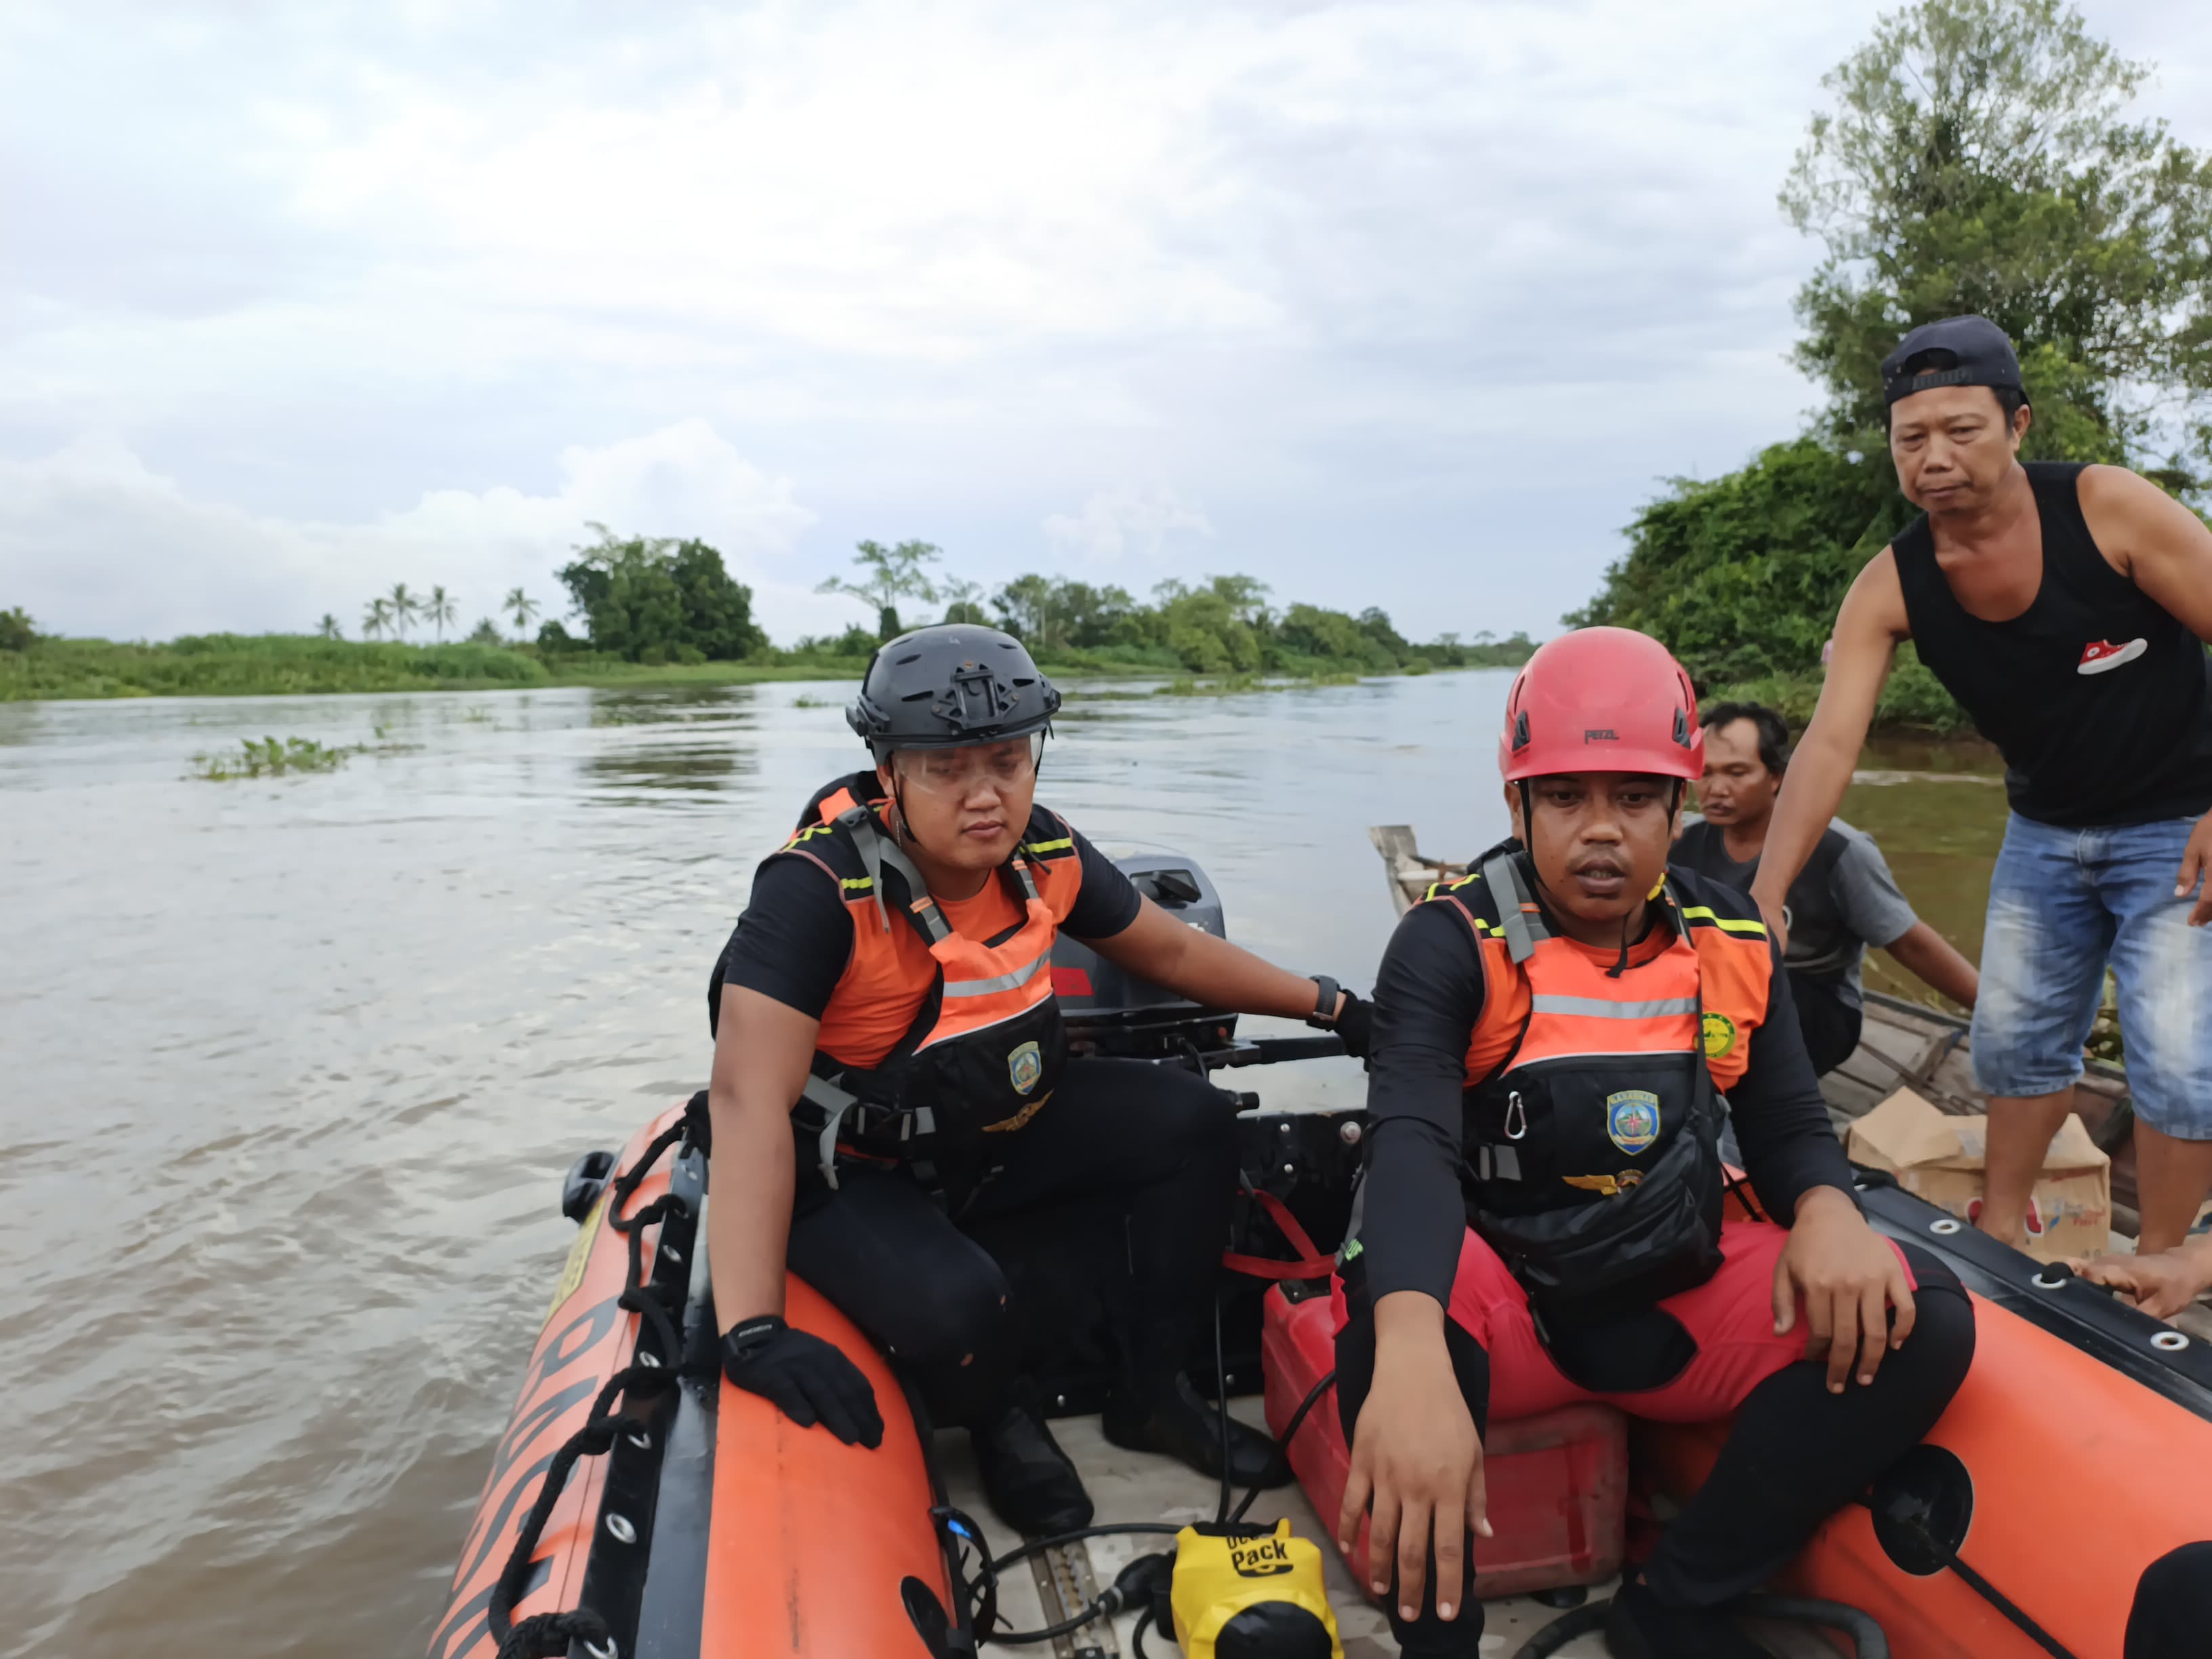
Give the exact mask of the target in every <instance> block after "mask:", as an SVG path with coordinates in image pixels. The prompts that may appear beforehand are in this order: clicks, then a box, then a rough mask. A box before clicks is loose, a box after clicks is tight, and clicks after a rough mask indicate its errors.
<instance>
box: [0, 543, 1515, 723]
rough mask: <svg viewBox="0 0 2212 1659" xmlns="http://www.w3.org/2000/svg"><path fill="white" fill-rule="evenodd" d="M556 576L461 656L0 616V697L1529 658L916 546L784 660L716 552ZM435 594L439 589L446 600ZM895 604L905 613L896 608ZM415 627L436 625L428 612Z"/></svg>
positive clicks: (1218, 591)
mask: <svg viewBox="0 0 2212 1659" xmlns="http://www.w3.org/2000/svg"><path fill="white" fill-rule="evenodd" d="M592 527H593V529H595V530H596V531H597V532H599V539H598V540H597V541H595V542H592V543H591V544H587V545H586V546H583V547H580V548H578V549H577V550H576V556H575V557H574V558H573V559H572V560H570V562H568V564H566V565H564V566H562V568H560V570H559V571H557V572H556V575H557V576H558V578H559V580H560V581H561V583H562V586H565V587H566V588H567V589H568V592H569V596H570V599H572V601H573V602H574V609H573V612H572V616H573V619H574V622H575V623H577V624H578V631H575V632H572V631H571V630H570V629H569V627H568V624H567V623H562V622H557V621H556V622H548V623H544V625H543V626H542V627H541V628H540V629H538V637H537V639H536V640H535V641H529V642H523V641H514V642H511V643H510V642H504V641H501V640H500V638H499V635H498V633H497V630H496V629H495V628H493V626H492V625H491V624H490V623H489V622H486V623H483V625H482V626H480V627H479V629H477V632H476V633H475V634H473V635H471V636H470V638H468V639H466V640H464V641H456V642H454V643H452V644H432V645H411V644H408V643H405V642H404V641H376V640H362V641H351V640H346V639H343V638H341V637H339V636H338V628H337V621H336V619H335V618H334V617H324V618H323V619H322V621H321V623H320V624H319V629H318V631H317V632H316V633H313V634H270V635H240V634H206V635H190V636H187V637H185V638H182V639H177V640H173V641H168V642H167V643H166V644H149V643H145V642H137V643H128V642H115V641H107V640H90V639H68V638H60V637H54V636H49V635H41V634H40V633H38V632H37V630H36V629H34V628H33V624H32V621H31V618H30V617H27V616H26V615H25V614H24V613H23V612H22V611H21V610H14V611H0V701H21V700H25V699H32V698H62V697H116V696H254V695H283V694H286V693H291V692H311V691H400V690H437V689H454V690H459V689H464V688H493V687H498V686H524V685H544V684H597V683H602V682H610V681H612V682H620V681H623V680H633V679H639V678H664V679H697V680H733V681H734V680H744V679H757V678H793V677H798V676H802V675H805V674H807V673H810V672H812V673H819V674H822V675H823V676H825V677H840V678H842V677H847V676H851V675H855V674H857V673H859V671H860V668H861V665H863V664H864V663H865V662H866V659H867V658H868V655H869V653H872V651H874V650H875V648H876V647H877V646H878V645H879V644H881V643H882V642H883V641H884V640H886V639H888V638H890V637H891V636H892V635H896V634H897V633H900V632H902V631H903V630H904V629H906V628H908V627H910V626H919V625H921V623H932V622H939V621H953V622H977V623H990V624H992V625H994V626H997V627H1000V628H1004V629H1006V630H1008V631H1009V632H1011V633H1013V634H1015V635H1018V636H1020V637H1021V638H1022V639H1023V640H1024V641H1026V642H1027V643H1028V644H1029V646H1030V649H1031V650H1032V651H1033V652H1034V653H1036V656H1037V658H1038V659H1039V660H1040V661H1042V663H1044V664H1045V665H1047V666H1048V667H1052V668H1057V669H1059V670H1060V671H1092V672H1104V673H1115V672H1119V673H1128V674H1157V675H1159V676H1161V677H1162V678H1177V679H1180V678H1184V677H1187V676H1189V675H1194V674H1203V675H1208V676H1218V677H1222V678H1225V679H1228V680H1230V681H1232V682H1234V683H1236V684H1245V683H1248V682H1249V681H1250V680H1252V679H1253V678H1254V677H1257V676H1276V675H1279V676H1286V677H1295V678H1328V679H1335V678H1344V677H1346V676H1352V675H1358V674H1388V673H1400V672H1413V673H1425V672H1428V671H1431V670H1432V669H1437V668H1469V667H1517V666H1518V665H1520V664H1522V663H1523V662H1525V661H1527V660H1528V656H1529V653H1531V652H1533V651H1534V649H1535V646H1534V642H1533V641H1530V640H1529V639H1528V636H1527V635H1525V634H1515V635H1512V636H1511V637H1510V638H1509V639H1504V640H1498V639H1494V638H1492V636H1491V635H1487V634H1480V635H1476V636H1475V637H1474V639H1473V640H1471V641H1462V640H1461V639H1460V638H1459V636H1458V635H1454V634H1444V635H1438V636H1437V638H1436V639H1433V640H1430V641H1424V642H1419V643H1416V642H1414V641H1410V640H1407V638H1406V637H1405V636H1404V635H1401V634H1400V633H1399V632H1398V630H1397V629H1396V628H1395V626H1393V625H1392V623H1391V621H1390V618H1389V616H1388V615H1387V614H1385V613H1384V612H1383V611H1382V610H1381V609H1380V608H1379V607H1372V606H1370V608H1368V609H1366V610H1364V611H1360V612H1359V613H1358V615H1357V616H1354V615H1352V614H1351V613H1349V612H1347V611H1330V610H1327V609H1324V608H1323V607H1322V606H1319V605H1290V606H1288V607H1286V608H1285V609H1283V610H1281V611H1277V610H1275V609H1274V608H1273V606H1271V605H1269V604H1268V602H1267V601H1268V589H1267V585H1266V584H1265V583H1263V582H1261V581H1258V580H1255V579H1253V578H1252V577H1249V576H1209V577H1207V578H1206V580H1204V581H1203V582H1202V583H1200V584H1198V585H1192V584H1189V583H1186V582H1183V581H1180V580H1169V581H1164V582H1162V583H1160V584H1159V585H1158V586H1156V587H1154V588H1153V590H1152V602H1151V603H1149V604H1146V603H1144V602H1141V601H1139V600H1137V599H1133V598H1132V597H1131V596H1130V595H1129V594H1128V593H1127V592H1126V591H1125V590H1123V589H1121V588H1119V587H1114V586H1091V584H1089V583H1086V582H1079V581H1070V580H1066V579H1064V578H1061V577H1055V576H1044V575H1039V574H1030V575H1024V576H1019V577H1017V578H1016V579H1015V580H1012V581H1010V582H1007V583H1006V584H1005V585H1004V586H1001V587H1000V588H999V589H998V590H997V591H996V592H993V593H991V594H989V596H988V599H987V601H986V599H985V591H984V590H983V589H982V588H981V586H979V585H977V584H975V583H972V582H964V581H959V580H933V576H932V573H931V572H930V571H929V568H928V567H929V566H931V565H932V564H933V563H934V562H936V561H937V560H938V559H939V557H940V555H939V551H938V550H937V549H936V548H934V547H932V546H930V545H929V544H927V543H924V542H902V543H900V544H897V545H896V547H889V548H887V547H884V546H882V545H881V544H878V543H874V542H863V543H861V544H860V549H859V551H858V553H857V554H856V556H855V558H854V564H855V566H856V568H857V570H858V572H859V574H858V576H857V577H856V578H854V579H852V580H848V579H845V578H833V579H832V580H831V581H830V582H829V583H826V584H824V586H825V587H828V588H829V590H830V591H833V592H844V593H848V594H850V595H852V596H853V597H854V598H856V599H860V600H862V601H863V602H864V603H865V604H866V605H867V606H868V608H869V610H870V611H871V613H872V616H873V618H874V622H875V626H874V627H872V628H871V627H867V626H864V625H862V624H860V623H854V625H853V626H852V627H850V628H848V629H846V630H845V631H844V632H843V633H842V634H840V635H827V636H823V637H819V638H811V639H802V640H800V641H799V642H798V643H797V644H796V645H795V646H794V647H792V648H791V649H789V650H782V649H779V648H778V647H775V646H773V645H771V644H770V643H769V640H768V636H767V635H765V634H764V633H763V631H762V629H761V628H760V625H759V624H758V623H757V622H756V621H755V620H754V619H753V614H752V592H751V590H750V588H748V587H747V586H745V585H744V583H743V582H740V581H738V580H736V579H735V578H734V577H732V575H731V574H729V571H728V569H727V568H726V567H725V566H724V564H723V562H722V556H721V554H720V552H718V551H717V550H715V549H714V548H713V547H710V546H708V544H706V543H704V542H701V541H696V540H688V539H687V540H673V539H666V540H664V539H654V538H643V537H629V538H623V537H617V536H616V535H614V534H613V533H612V532H610V531H608V530H607V529H606V528H605V526H592ZM395 592H396V593H398V594H399V595H400V597H401V598H404V597H405V596H404V590H397V589H396V590H395ZM434 592H439V593H440V597H441V598H442V592H441V591H439V590H434ZM902 605H904V606H905V607H906V608H905V610H904V611H902V610H901V606H902ZM504 608H505V609H506V610H507V611H508V612H509V613H510V614H511V615H513V616H514V617H515V620H516V622H517V623H518V625H520V623H524V622H526V621H527V620H528V616H529V611H530V609H532V608H534V607H532V605H531V604H530V602H529V601H528V600H527V599H524V598H523V596H522V595H521V592H520V589H518V590H516V591H515V592H513V593H512V594H510V595H509V596H508V598H507V602H506V605H505V606H504ZM406 609H407V607H403V606H402V605H400V603H399V599H392V600H389V601H387V600H384V599H379V600H377V601H376V602H375V603H374V605H373V606H372V615H375V614H376V613H377V612H379V611H381V613H382V614H381V615H380V616H377V618H376V620H377V625H378V627H379V628H380V629H383V628H398V627H404V621H403V620H401V617H402V615H403V612H404V611H405V610H406ZM421 614H423V615H426V616H427V615H428V614H429V613H428V612H427V611H425V612H422V613H421Z"/></svg>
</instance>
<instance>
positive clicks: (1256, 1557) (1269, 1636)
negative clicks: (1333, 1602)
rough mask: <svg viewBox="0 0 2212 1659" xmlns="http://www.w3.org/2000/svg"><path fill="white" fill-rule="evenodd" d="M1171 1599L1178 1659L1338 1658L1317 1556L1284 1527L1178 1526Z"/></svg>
mask: <svg viewBox="0 0 2212 1659" xmlns="http://www.w3.org/2000/svg"><path fill="white" fill-rule="evenodd" d="M1171 1595H1172V1600H1173V1602H1174V1606H1175V1636H1176V1642H1177V1643H1179V1644H1181V1645H1182V1650H1183V1659H1344V1647H1343V1644H1341V1643H1340V1642H1339V1641H1338V1640H1337V1636H1336V1615H1335V1614H1334V1613H1331V1612H1330V1611H1329V1607H1328V1586H1327V1584H1326V1583H1324V1582H1323V1581H1322V1571H1321V1551H1320V1549H1319V1548H1317V1547H1316V1546H1315V1545H1314V1544H1312V1543H1311V1542H1310V1541H1308V1540H1306V1539H1304V1538H1294V1537H1292V1536H1291V1523H1290V1522H1289V1521H1287V1520H1284V1521H1278V1522H1276V1523H1275V1525H1274V1528H1273V1531H1269V1530H1267V1528H1261V1527H1240V1526H1229V1527H1215V1526H1196V1527H1185V1528H1183V1529H1182V1531H1181V1532H1179V1533H1177V1534H1176V1562H1175V1585H1174V1589H1173V1591H1172V1592H1171Z"/></svg>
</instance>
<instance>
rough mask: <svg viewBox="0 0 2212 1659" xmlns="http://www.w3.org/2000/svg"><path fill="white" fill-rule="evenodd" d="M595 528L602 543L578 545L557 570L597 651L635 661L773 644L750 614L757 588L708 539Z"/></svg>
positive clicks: (719, 654) (719, 655) (711, 655)
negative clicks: (626, 533) (623, 534)
mask: <svg viewBox="0 0 2212 1659" xmlns="http://www.w3.org/2000/svg"><path fill="white" fill-rule="evenodd" d="M591 527H592V530H594V531H595V532H598V534H599V540H598V541H596V542H593V543H590V544H586V545H585V546H583V547H580V548H578V549H576V557H575V558H574V560H573V561H571V562H569V563H568V564H565V565H563V566H562V568H561V569H560V570H559V571H558V572H557V573H556V574H557V575H558V576H559V578H560V580H561V583H562V586H565V587H566V588H567V589H568V593H569V597H570V598H571V599H573V600H574V614H576V615H577V616H579V617H582V618H583V619H584V622H585V625H586V628H587V629H589V631H590V633H591V638H592V648H593V649H595V650H599V651H605V652H611V653H613V654H615V655H617V656H619V657H624V658H627V659H629V660H630V661H632V662H665V661H681V660H686V659H714V660H720V661H728V660H732V659H737V658H740V657H745V656H749V655H750V654H751V653H754V652H755V651H757V650H759V649H760V648H761V647H763V646H764V645H765V644H766V643H767V642H768V641H767V636H766V635H764V634H763V633H762V631H761V629H760V627H759V625H758V624H757V623H755V622H754V621H753V618H752V599H753V596H752V590H751V589H750V588H749V587H747V586H745V585H744V583H742V582H740V581H738V580H735V579H734V578H732V576H731V574H729V572H728V571H727V570H726V568H724V567H723V564H722V556H721V555H720V553H719V552H717V551H716V550H714V549H713V548H711V547H709V546H708V545H707V544H706V543H704V542H701V541H691V540H684V541H678V540H675V539H673V538H645V537H635V536H634V537H630V538H621V537H617V535H615V533H614V532H612V531H611V530H609V529H608V528H607V527H606V526H605V525H603V524H593V525H592V526H591ZM548 626H549V627H550V624H548ZM542 637H543V636H542V635H541V639H542Z"/></svg>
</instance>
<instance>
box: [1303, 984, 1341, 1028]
mask: <svg viewBox="0 0 2212 1659" xmlns="http://www.w3.org/2000/svg"><path fill="white" fill-rule="evenodd" d="M1313 982H1314V983H1315V984H1316V986H1318V987H1320V990H1321V994H1320V995H1319V996H1317V997H1316V998H1315V999H1314V1011H1313V1012H1311V1013H1310V1014H1308V1015H1307V1016H1306V1024H1309V1025H1312V1026H1316V1027H1318V1028H1319V1029H1321V1030H1324V1031H1326V1030H1332V1029H1333V1028H1334V1026H1335V1024H1336V1002H1337V999H1338V998H1339V997H1340V996H1342V995H1343V994H1344V987H1342V986H1340V985H1339V984H1338V983H1337V982H1336V981H1334V980H1333V979H1331V978H1330V977H1329V976H1328V975H1327V974H1316V975H1314V976H1313Z"/></svg>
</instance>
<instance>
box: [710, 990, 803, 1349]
mask: <svg viewBox="0 0 2212 1659" xmlns="http://www.w3.org/2000/svg"><path fill="white" fill-rule="evenodd" d="M716 1027H717V1029H716V1031H715V1036H714V1073H713V1075H712V1076H711V1077H710V1078H709V1079H708V1085H707V1110H708V1114H709V1115H710V1116H711V1117H712V1119H713V1121H714V1157H713V1158H712V1159H711V1161H710V1162H711V1167H710V1169H709V1170H708V1188H709V1190H710V1191H711V1192H712V1193H713V1194H714V1201H713V1202H712V1203H711V1204H709V1205H708V1206H707V1263H708V1269H709V1271H710V1272H711V1273H713V1275H714V1315H715V1323H716V1324H717V1325H718V1326H719V1327H720V1329H722V1330H724V1331H727V1330H729V1329H730V1328H731V1327H732V1326H733V1325H736V1324H737V1323H738V1322H740V1321H742V1320H746V1319H756V1318H758V1317H759V1316H761V1315H763V1314H777V1315H781V1313H782V1312H783V1263H784V1255H785V1253H786V1251H787V1249H788V1248H789V1246H790V1243H791V1189H792V1179H793V1169H794V1165H795V1163H796V1160H795V1158H794V1156H793V1146H792V1133H791V1109H792V1107H793V1105H794V1104H795V1103H797V1102H798V1099H799V1091H800V1090H802V1089H804V1088H805V1086H806V1073H807V1068H808V1066H810V1065H811V1063H812V1061H813V1058H814V1037H815V1033H816V1032H817V1030H820V1027H821V1023H820V1022H819V1021H818V1020H814V1019H810V1018H808V1017H807V1016H806V1015H805V1014H802V1013H800V1012H799V1010H797V1009H796V1008H789V1007H786V1006H784V1005H783V1004H782V1003H781V1002H778V1001H776V1000H775V998H773V997H767V996H763V995H762V994H760V993H759V992H758V991H753V990H747V989H745V988H744V987H740V986H735V985H726V986H724V987H722V1012H721V1014H720V1018H719V1019H718V1020H717V1022H716Z"/></svg>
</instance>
